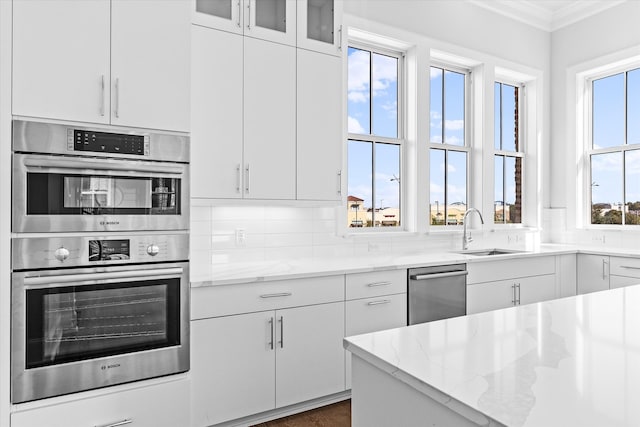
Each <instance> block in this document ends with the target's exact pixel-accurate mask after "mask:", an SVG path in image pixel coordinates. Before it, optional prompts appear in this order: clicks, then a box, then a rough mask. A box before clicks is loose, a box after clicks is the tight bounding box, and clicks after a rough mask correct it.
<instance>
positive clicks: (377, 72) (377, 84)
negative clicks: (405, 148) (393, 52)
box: [372, 53, 398, 138]
mask: <svg viewBox="0 0 640 427" xmlns="http://www.w3.org/2000/svg"><path fill="white" fill-rule="evenodd" d="M372 59H373V74H372V80H373V87H372V96H373V118H372V122H373V134H374V135H378V136H386V137H389V138H397V137H398V59H397V58H393V57H391V56H385V55H380V54H377V53H374V54H373V58H372Z"/></svg>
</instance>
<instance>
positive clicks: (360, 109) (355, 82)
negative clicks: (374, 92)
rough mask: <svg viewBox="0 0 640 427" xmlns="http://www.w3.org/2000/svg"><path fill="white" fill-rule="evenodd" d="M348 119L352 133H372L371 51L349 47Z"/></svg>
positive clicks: (349, 129)
mask: <svg viewBox="0 0 640 427" xmlns="http://www.w3.org/2000/svg"><path fill="white" fill-rule="evenodd" d="M348 64H349V65H348V66H349V76H348V83H347V86H348V89H347V110H348V112H347V115H348V117H347V120H348V131H349V132H350V133H360V134H366V135H368V134H370V133H371V127H370V123H371V118H370V106H371V99H370V87H371V84H370V79H371V76H370V75H371V73H370V64H371V52H368V51H366V50H361V49H356V48H353V47H349V56H348Z"/></svg>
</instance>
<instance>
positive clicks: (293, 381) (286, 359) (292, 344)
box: [276, 302, 345, 407]
mask: <svg viewBox="0 0 640 427" xmlns="http://www.w3.org/2000/svg"><path fill="white" fill-rule="evenodd" d="M276 336H277V340H276V349H277V357H276V406H277V407H282V406H287V405H291V404H294V403H297V402H302V401H305V400H309V399H313V398H317V397H321V396H326V395H328V394H332V393H337V392H340V391H343V390H344V355H345V353H344V350H343V348H342V339H343V337H344V302H336V303H330V304H319V305H312V306H307V307H296V308H290V309H285V310H277V311H276Z"/></svg>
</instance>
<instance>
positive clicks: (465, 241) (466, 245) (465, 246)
mask: <svg viewBox="0 0 640 427" xmlns="http://www.w3.org/2000/svg"><path fill="white" fill-rule="evenodd" d="M471 212H475V213H477V214H478V216H479V217H480V222H481V223H483V224H484V219H482V214H481V213H480V211H479V210H478V209H476V208H469V209H467V211H466V212H465V213H464V216H463V217H462V227H463V228H462V250H463V251H466V250H467V249H468V248H469V243H471V242H473V239H472V238H471V233H469V235H467V216H468V215H469V214H470V213H471Z"/></svg>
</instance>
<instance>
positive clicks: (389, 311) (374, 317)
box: [345, 293, 407, 389]
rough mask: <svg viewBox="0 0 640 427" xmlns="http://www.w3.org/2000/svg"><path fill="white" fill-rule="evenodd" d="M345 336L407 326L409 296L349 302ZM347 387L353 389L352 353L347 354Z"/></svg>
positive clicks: (380, 297) (382, 297)
mask: <svg viewBox="0 0 640 427" xmlns="http://www.w3.org/2000/svg"><path fill="white" fill-rule="evenodd" d="M345 310H346V312H345V336H347V337H349V336H352V335H359V334H366V333H369V332H376V331H382V330H384V329H391V328H399V327H401V326H407V294H406V293H405V294H396V295H384V296H379V297H373V298H365V299H358V300H353V301H347V303H346V307H345ZM345 377H346V387H347V388H348V389H349V388H351V353H349V352H347V360H346V375H345Z"/></svg>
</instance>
